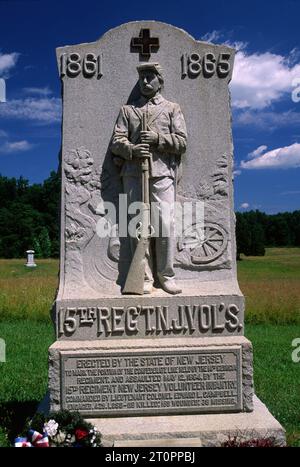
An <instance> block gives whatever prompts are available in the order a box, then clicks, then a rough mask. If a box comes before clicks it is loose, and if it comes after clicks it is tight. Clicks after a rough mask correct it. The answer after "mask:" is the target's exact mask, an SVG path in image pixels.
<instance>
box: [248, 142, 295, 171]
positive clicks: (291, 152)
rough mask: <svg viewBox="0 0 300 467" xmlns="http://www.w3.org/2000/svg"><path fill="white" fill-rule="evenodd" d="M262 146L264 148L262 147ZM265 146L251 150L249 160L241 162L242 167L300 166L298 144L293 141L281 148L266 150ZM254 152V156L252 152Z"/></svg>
mask: <svg viewBox="0 0 300 467" xmlns="http://www.w3.org/2000/svg"><path fill="white" fill-rule="evenodd" d="M262 148H264V149H262ZM266 149H267V146H260V147H259V148H257V149H256V150H255V151H253V152H252V153H250V154H252V156H251V157H253V158H252V159H251V160H244V161H242V162H241V168H242V169H290V168H296V167H300V144H299V143H294V144H291V145H290V146H285V147H283V148H277V149H273V150H272V151H267V152H264V151H266ZM254 153H256V156H253V154H254Z"/></svg>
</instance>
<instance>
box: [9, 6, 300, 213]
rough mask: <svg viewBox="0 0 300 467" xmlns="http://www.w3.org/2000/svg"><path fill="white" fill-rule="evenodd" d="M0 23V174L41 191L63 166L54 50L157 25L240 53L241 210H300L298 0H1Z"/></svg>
mask: <svg viewBox="0 0 300 467" xmlns="http://www.w3.org/2000/svg"><path fill="white" fill-rule="evenodd" d="M0 18H1V30H0V78H4V79H5V82H6V100H7V102H6V103H0V173H1V174H2V175H6V176H15V177H18V176H20V175H23V176H24V177H26V178H28V179H29V180H30V182H31V183H33V182H41V181H42V180H44V179H45V178H46V177H47V176H48V175H49V173H50V170H52V169H56V168H57V166H58V152H59V148H60V81H59V78H58V72H57V66H56V58H55V48H56V47H58V46H63V45H68V44H77V43H80V42H91V41H94V40H96V39H98V38H99V37H100V36H101V35H102V34H103V33H104V32H105V31H107V30H108V29H110V28H112V27H115V26H118V25H120V24H122V23H125V22H128V21H133V20H142V19H154V20H159V21H163V22H167V23H170V24H173V25H174V26H178V27H180V28H183V29H185V30H186V31H187V32H189V33H190V34H191V35H192V36H194V37H195V38H196V39H204V40H211V41H212V42H215V43H229V44H230V45H235V46H236V47H237V48H238V52H237V55H236V63H235V70H234V76H233V80H232V83H231V92H232V106H233V109H232V110H233V137H234V146H235V182H234V183H235V204H236V209H238V210H241V211H243V210H248V209H260V210H262V211H265V212H268V213H276V212H279V211H292V210H295V209H300V43H299V36H300V33H299V18H300V2H299V1H298V0H294V1H291V0H290V1H266V0H264V1H262V0H260V1H257V0H251V1H243V2H241V1H230V0H227V1H222V0H221V1H220V0H219V1H216V0H209V1H207V0H206V1H203V0H195V1H194V0H185V1H184V2H182V1H180V2H179V1H176V0H174V1H169V0H167V1H163V0H161V1H157V0H152V1H151V2H142V1H140V0H139V1H129V0H127V1H120V0H114V1H113V2H101V1H99V0H98V1H92V0H85V1H84V2H83V1H77V2H74V1H69V0H62V1H60V2H58V1H38V0H36V1H14V0H10V1H5V0H0ZM297 82H298V84H297ZM298 88H299V89H298ZM297 89H298V90H297ZM292 92H294V100H293V99H292ZM297 101H299V102H297Z"/></svg>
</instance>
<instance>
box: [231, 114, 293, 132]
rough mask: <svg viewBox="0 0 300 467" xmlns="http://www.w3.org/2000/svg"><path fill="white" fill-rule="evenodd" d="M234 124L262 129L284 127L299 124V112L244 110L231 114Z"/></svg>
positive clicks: (268, 129)
mask: <svg viewBox="0 0 300 467" xmlns="http://www.w3.org/2000/svg"><path fill="white" fill-rule="evenodd" d="M233 122H234V125H237V126H244V125H251V126H252V127H255V128H259V129H260V130H264V131H266V130H267V131H273V130H275V129H276V128H284V127H291V126H299V125H300V112H295V111H293V110H287V111H285V112H280V113H277V112H272V111H257V110H249V109H247V110H244V111H241V112H235V113H234V115H233Z"/></svg>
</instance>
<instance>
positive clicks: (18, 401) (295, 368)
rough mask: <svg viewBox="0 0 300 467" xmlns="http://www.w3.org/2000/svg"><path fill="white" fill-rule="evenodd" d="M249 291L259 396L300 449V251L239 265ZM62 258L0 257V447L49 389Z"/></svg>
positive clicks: (279, 252) (241, 279)
mask: <svg viewBox="0 0 300 467" xmlns="http://www.w3.org/2000/svg"><path fill="white" fill-rule="evenodd" d="M238 268H239V282H240V286H241V289H242V291H243V293H244V294H245V296H246V301H247V306H246V320H247V325H246V335H247V337H248V338H249V339H250V340H251V341H252V343H253V347H254V381H255V390H256V393H257V395H258V396H259V397H260V398H261V399H262V400H263V401H264V402H265V403H266V404H267V406H268V408H269V409H270V411H271V412H272V413H273V415H274V416H275V417H276V418H277V419H278V420H279V421H280V422H281V423H282V425H283V426H284V427H285V429H286V430H287V434H288V440H289V444H292V445H298V446H300V363H293V362H292V359H291V352H292V350H293V349H292V346H291V343H292V340H293V339H294V338H296V337H300V316H299V315H300V249H296V248H291V249H269V250H267V255H266V256H265V257H262V258H260V257H259V258H252V257H249V258H244V259H243V260H242V261H241V262H240V263H239V265H238ZM57 270H58V263H57V261H55V260H40V261H38V268H35V269H28V268H25V267H24V261H22V260H0V337H1V338H3V339H5V341H6V355H7V361H6V363H0V381H1V383H0V446H1V445H5V444H6V443H7V437H6V435H7V434H8V435H9V436H10V437H11V436H14V435H15V434H16V433H18V432H20V430H21V429H22V426H23V423H24V420H25V418H26V417H27V416H28V415H31V414H32V413H33V411H34V409H35V408H36V406H37V403H38V402H39V401H40V400H41V398H42V397H43V395H44V393H45V391H46V387H47V349H48V347H49V345H50V344H51V343H52V342H53V340H54V333H53V328H52V324H51V323H50V319H49V309H50V306H51V303H52V301H53V298H54V295H55V290H56V287H57Z"/></svg>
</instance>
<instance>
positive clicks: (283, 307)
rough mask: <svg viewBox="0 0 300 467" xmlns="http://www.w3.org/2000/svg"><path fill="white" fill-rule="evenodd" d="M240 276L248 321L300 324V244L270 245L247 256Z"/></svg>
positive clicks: (242, 263) (241, 263) (239, 265)
mask: <svg viewBox="0 0 300 467" xmlns="http://www.w3.org/2000/svg"><path fill="white" fill-rule="evenodd" d="M238 279H239V284H240V288H241V290H242V292H243V293H244V295H245V298H246V322H247V323H253V324H259V323H273V324H298V325H300V248H268V249H267V250H266V255H265V256H261V257H251V256H249V257H243V258H242V261H239V262H238Z"/></svg>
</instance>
